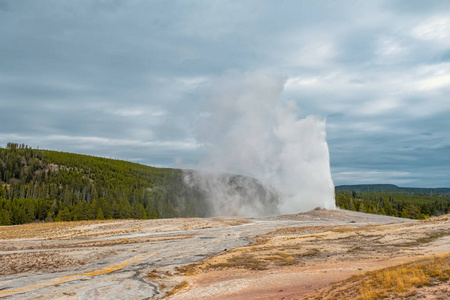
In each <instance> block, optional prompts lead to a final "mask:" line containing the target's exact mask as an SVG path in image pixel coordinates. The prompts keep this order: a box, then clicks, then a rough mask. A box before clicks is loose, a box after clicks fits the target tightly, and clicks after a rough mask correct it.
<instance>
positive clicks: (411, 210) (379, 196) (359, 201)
mask: <svg viewBox="0 0 450 300" xmlns="http://www.w3.org/2000/svg"><path fill="white" fill-rule="evenodd" d="M336 206H337V207H339V208H342V209H346V210H352V211H360V212H365V213H373V214H380V215H388V216H394V217H402V218H409V219H425V218H428V217H430V216H439V215H443V214H448V213H449V212H450V196H446V195H429V194H399V193H379V192H359V193H357V192H355V191H352V192H349V191H336Z"/></svg>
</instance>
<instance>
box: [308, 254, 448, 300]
mask: <svg viewBox="0 0 450 300" xmlns="http://www.w3.org/2000/svg"><path fill="white" fill-rule="evenodd" d="M449 265H450V254H446V255H443V256H435V257H432V258H428V259H425V260H421V261H418V262H413V263H409V264H404V265H400V266H395V267H390V268H386V269H382V270H377V271H373V272H368V273H366V274H364V275H360V276H352V277H350V278H349V279H348V280H345V281H342V282H339V283H336V284H334V285H332V286H331V287H329V288H325V289H323V290H322V291H320V292H319V293H318V294H316V295H314V296H311V297H307V298H306V299H330V298H331V299H334V298H339V299H344V298H348V299H351V298H353V299H364V300H372V299H381V298H386V297H395V298H403V297H409V296H412V295H414V294H416V290H417V289H418V288H420V287H422V286H425V285H436V284H439V282H448V280H449V278H450V267H449Z"/></svg>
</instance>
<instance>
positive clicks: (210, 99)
mask: <svg viewBox="0 0 450 300" xmlns="http://www.w3.org/2000/svg"><path fill="white" fill-rule="evenodd" d="M285 82H286V80H285V78H279V77H272V76H268V75H265V74H261V73H248V74H241V73H238V72H233V71H232V72H228V73H227V74H225V75H223V76H222V77H220V78H218V79H217V80H216V81H214V82H212V83H211V84H210V85H209V87H208V89H207V91H206V92H205V94H204V95H203V96H204V99H203V101H204V102H205V103H203V105H202V107H207V109H208V110H207V111H204V112H201V113H200V118H199V119H198V120H197V123H196V125H195V133H196V139H197V141H198V142H199V143H202V144H203V145H205V149H206V152H205V156H204V159H203V160H202V161H201V163H200V164H199V165H198V166H197V169H198V170H199V171H198V172H193V173H192V172H190V173H189V174H187V175H186V178H185V179H186V182H187V183H188V184H189V185H191V186H193V185H195V186H196V187H197V188H200V189H202V190H203V191H204V193H205V194H206V195H207V198H208V200H209V201H210V203H211V205H212V207H213V211H214V212H215V214H221V215H238V216H258V215H270V214H277V213H282V214H285V213H295V212H300V211H307V210H310V209H313V208H314V207H317V206H320V207H324V208H329V209H333V208H335V201H334V185H333V181H332V179H331V172H330V159H329V151H328V145H327V141H326V122H325V120H324V118H322V117H320V116H313V115H309V116H307V117H305V118H299V116H298V115H299V108H298V107H297V105H296V103H295V102H294V101H287V102H286V101H282V100H281V94H282V92H283V89H284V85H285ZM227 174H228V175H227ZM234 174H239V175H244V176H249V177H253V178H255V179H257V181H255V182H252V181H251V180H249V179H245V180H244V179H243V178H245V177H239V179H238V180H237V179H235V178H234V177H233V176H234ZM236 180H237V181H236ZM230 182H233V185H232V187H230V184H229V183H230ZM261 185H263V186H264V187H265V191H264V192H262V191H261ZM236 187H238V189H236ZM242 189H246V190H245V192H242ZM236 190H240V192H236Z"/></svg>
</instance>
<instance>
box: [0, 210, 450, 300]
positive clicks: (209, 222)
mask: <svg viewBox="0 0 450 300" xmlns="http://www.w3.org/2000/svg"><path fill="white" fill-rule="evenodd" d="M449 234H450V223H449V217H448V216H442V217H439V218H432V219H429V220H425V221H411V220H405V219H399V218H391V217H386V216H378V215H368V214H362V213H356V212H348V211H339V210H313V211H310V212H307V213H301V214H295V215H286V216H278V217H267V218H260V219H236V218H209V219H196V218H193V219H164V220H146V221H136V220H125V221H101V222H70V223H50V224H28V225H22V226H8V227H0V298H1V297H8V298H17V299H50V298H51V299H148V298H162V297H168V298H171V299H304V298H306V297H310V298H314V297H315V296H316V295H319V293H320V292H321V291H322V290H323V289H326V288H327V287H329V286H331V285H332V284H333V283H336V282H339V281H341V280H345V279H347V278H349V277H350V276H352V275H360V274H364V273H366V272H368V271H371V270H377V269H381V268H384V267H389V266H393V265H397V264H400V263H406V262H410V261H414V260H418V259H420V258H425V257H430V256H432V255H435V254H442V253H450V236H449ZM446 284H447V285H445V284H442V285H440V286H437V287H436V286H434V287H423V288H421V289H420V291H418V292H417V294H416V296H415V297H416V298H414V299H446V298H447V296H449V297H450V295H449V294H448V291H450V289H448V283H446ZM444 296H445V298H442V297H444ZM420 297H428V298H420ZM433 297H434V298H433Z"/></svg>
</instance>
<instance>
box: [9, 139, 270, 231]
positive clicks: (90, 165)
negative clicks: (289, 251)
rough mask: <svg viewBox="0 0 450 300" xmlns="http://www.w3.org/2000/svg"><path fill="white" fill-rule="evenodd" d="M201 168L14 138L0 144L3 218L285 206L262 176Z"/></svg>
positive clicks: (168, 214)
mask: <svg viewBox="0 0 450 300" xmlns="http://www.w3.org/2000/svg"><path fill="white" fill-rule="evenodd" d="M197 173H198V172H195V171H185V170H180V169H167V168H154V167H149V166H145V165H141V164H136V163H131V162H126V161H120V160H112V159H106V158H100V157H94V156H88V155H80V154H73V153H64V152H56V151H49V150H41V149H32V148H30V147H28V146H26V145H24V144H16V143H8V145H7V147H6V148H1V147H0V225H15V224H23V223H30V222H35V221H75V220H93V219H98V220H102V219H128V218H136V219H147V218H176V217H208V216H213V215H217V214H221V213H222V214H226V213H229V214H232V213H233V211H231V210H230V206H232V205H231V204H232V203H234V204H235V205H236V206H239V207H241V206H246V207H249V209H253V208H255V209H258V208H259V207H263V208H264V209H267V210H269V211H273V210H274V208H276V207H277V201H278V198H277V195H276V194H274V193H273V192H271V191H269V190H267V189H266V188H265V187H264V186H263V185H262V184H261V183H259V182H258V181H257V180H256V179H254V178H250V177H246V176H239V175H233V174H221V175H220V176H217V177H216V178H213V179H214V180H215V181H214V182H212V180H211V179H206V180H204V179H203V177H202V176H200V175H198V176H197ZM215 184H217V185H219V186H221V187H222V189H221V192H222V194H221V198H223V199H224V205H223V206H222V207H220V206H219V207H218V206H217V205H213V201H210V199H211V197H212V196H214V195H213V194H212V193H211V192H209V191H208V189H205V188H204V186H205V185H209V186H211V185H215ZM212 187H214V186H212ZM250 189H251V190H250ZM209 190H211V189H209ZM214 204H215V203H214Z"/></svg>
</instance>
